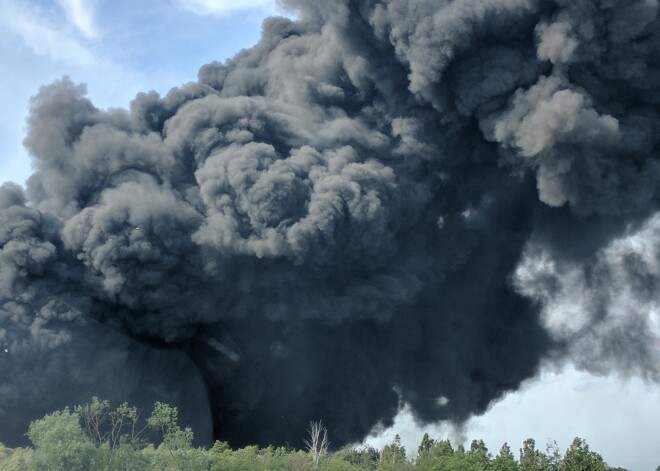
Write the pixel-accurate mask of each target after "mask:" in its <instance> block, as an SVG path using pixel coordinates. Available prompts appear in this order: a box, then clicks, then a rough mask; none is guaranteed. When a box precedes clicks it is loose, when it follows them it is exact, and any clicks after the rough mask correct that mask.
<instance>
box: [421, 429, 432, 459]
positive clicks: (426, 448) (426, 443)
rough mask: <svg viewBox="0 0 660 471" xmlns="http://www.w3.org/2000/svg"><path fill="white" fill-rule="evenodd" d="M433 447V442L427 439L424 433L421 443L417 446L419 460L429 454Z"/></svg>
mask: <svg viewBox="0 0 660 471" xmlns="http://www.w3.org/2000/svg"><path fill="white" fill-rule="evenodd" d="M433 445H435V440H433V439H432V438H431V437H429V434H428V433H425V434H424V436H423V437H422V442H421V443H420V444H419V448H417V457H418V458H421V457H423V456H425V455H427V454H428V453H430V452H431V450H432V449H433Z"/></svg>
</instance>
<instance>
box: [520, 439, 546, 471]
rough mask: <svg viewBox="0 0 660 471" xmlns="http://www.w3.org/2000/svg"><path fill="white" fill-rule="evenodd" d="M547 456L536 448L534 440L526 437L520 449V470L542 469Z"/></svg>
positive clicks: (534, 470) (535, 470) (538, 470)
mask: <svg viewBox="0 0 660 471" xmlns="http://www.w3.org/2000/svg"><path fill="white" fill-rule="evenodd" d="M546 462H547V457H546V456H545V454H544V453H543V452H542V451H539V450H537V449H536V442H535V441H534V439H533V438H528V439H527V440H525V441H524V442H523V447H522V448H521V449H520V469H521V470H522V471H542V470H544V469H545V465H546Z"/></svg>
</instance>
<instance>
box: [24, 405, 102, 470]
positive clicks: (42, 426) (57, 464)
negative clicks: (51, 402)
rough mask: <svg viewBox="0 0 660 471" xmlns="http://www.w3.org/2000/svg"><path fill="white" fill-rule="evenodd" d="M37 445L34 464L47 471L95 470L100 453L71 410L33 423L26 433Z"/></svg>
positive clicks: (35, 446) (78, 418)
mask: <svg viewBox="0 0 660 471" xmlns="http://www.w3.org/2000/svg"><path fill="white" fill-rule="evenodd" d="M27 436H28V438H29V439H30V441H31V442H32V443H33V444H34V451H35V452H34V464H35V466H36V468H37V469H40V470H44V471H46V470H48V471H51V470H52V471H77V470H80V471H88V470H90V469H96V468H97V467H98V466H97V464H98V463H97V462H98V460H99V451H98V449H97V447H96V446H94V443H93V442H92V441H91V440H90V439H89V437H87V436H86V435H85V433H84V432H83V430H82V427H81V426H80V417H79V416H78V414H76V413H74V412H71V411H70V410H69V409H68V408H66V409H64V410H63V411H58V412H53V413H52V414H49V415H47V416H45V417H44V418H43V419H40V420H35V421H34V422H32V423H31V424H30V428H29V429H28V433H27Z"/></svg>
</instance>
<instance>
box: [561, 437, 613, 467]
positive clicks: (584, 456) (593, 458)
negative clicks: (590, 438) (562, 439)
mask: <svg viewBox="0 0 660 471" xmlns="http://www.w3.org/2000/svg"><path fill="white" fill-rule="evenodd" d="M560 469H561V470H562V471H606V470H607V465H606V464H605V462H604V461H603V457H602V456H600V455H599V454H598V453H595V452H593V451H591V450H589V445H587V442H586V441H585V440H584V439H582V438H580V437H576V438H575V439H573V443H571V446H570V447H569V449H568V450H567V451H566V454H565V455H564V459H563V460H562V462H561V467H560Z"/></svg>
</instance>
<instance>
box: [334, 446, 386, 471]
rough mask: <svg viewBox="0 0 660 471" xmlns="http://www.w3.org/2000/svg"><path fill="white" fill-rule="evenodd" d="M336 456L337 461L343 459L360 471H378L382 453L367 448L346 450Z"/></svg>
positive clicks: (369, 447)
mask: <svg viewBox="0 0 660 471" xmlns="http://www.w3.org/2000/svg"><path fill="white" fill-rule="evenodd" d="M334 456H335V457H336V458H337V459H341V460H343V461H346V462H347V463H350V464H352V465H355V466H357V467H359V468H360V469H366V470H373V469H376V468H377V467H378V463H379V461H380V452H379V451H378V450H376V449H375V448H374V447H372V446H366V447H363V448H354V447H348V448H344V449H343V450H340V451H338V452H337V453H335V455H334Z"/></svg>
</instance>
